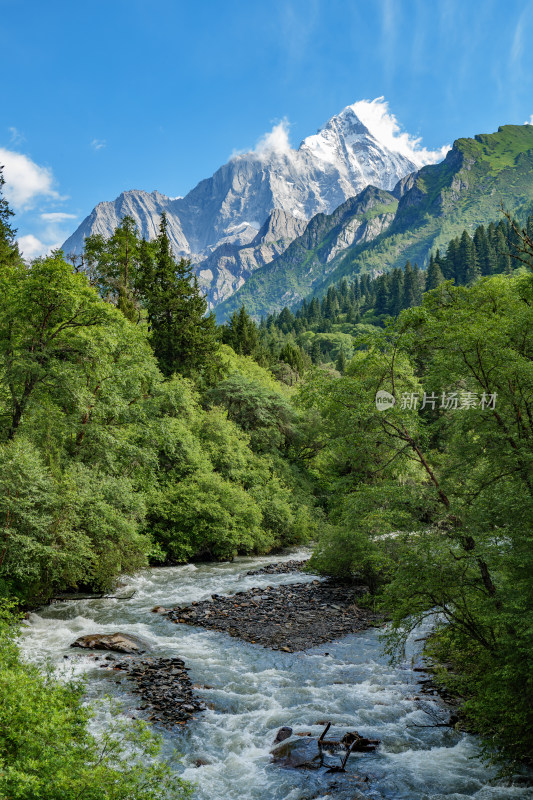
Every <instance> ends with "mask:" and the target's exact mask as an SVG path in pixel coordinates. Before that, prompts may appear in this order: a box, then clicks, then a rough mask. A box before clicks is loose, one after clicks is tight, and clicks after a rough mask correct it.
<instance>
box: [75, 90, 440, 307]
mask: <svg viewBox="0 0 533 800" xmlns="http://www.w3.org/2000/svg"><path fill="white" fill-rule="evenodd" d="M444 152H445V148H443V149H442V151H429V150H427V149H426V148H422V147H421V145H420V139H414V138H413V137H411V136H410V135H409V134H407V133H405V132H402V131H401V129H400V126H399V124H398V122H397V120H396V118H395V117H394V115H393V114H391V113H390V111H389V109H388V105H387V103H386V102H385V100H384V99H383V98H377V99H376V100H373V101H368V100H362V101H359V102H358V103H354V104H353V105H350V106H347V107H346V108H345V109H343V110H342V111H341V112H340V114H337V115H336V116H334V117H332V118H331V119H330V120H328V122H326V124H325V125H324V126H323V127H322V128H320V130H319V131H318V132H317V133H316V134H313V135H311V136H308V137H307V138H305V139H304V140H303V141H302V142H301V144H300V146H299V147H298V149H294V148H293V147H291V144H290V139H289V122H288V120H287V119H283V120H281V121H280V122H278V123H276V124H275V125H274V126H273V128H272V130H271V131H270V132H269V133H267V134H265V135H264V136H263V137H262V138H261V139H260V140H259V142H258V143H257V145H256V147H255V149H254V150H253V151H251V152H247V153H234V154H233V155H232V157H231V158H230V160H229V161H228V162H227V163H226V164H224V165H223V166H222V167H220V169H218V170H217V171H216V172H215V174H214V175H213V176H212V177H211V178H207V179H206V180H203V181H200V183H199V184H198V185H197V186H196V187H195V188H194V189H192V190H191V191H190V192H189V193H188V194H187V195H186V196H185V197H178V198H170V197H167V196H165V195H162V194H161V193H160V192H157V191H154V192H151V193H149V192H144V191H137V190H133V191H128V192H123V193H122V194H121V195H120V196H119V197H118V198H117V199H116V200H114V201H112V202H103V203H99V204H98V205H97V206H96V208H95V209H93V211H92V212H91V214H90V215H89V216H88V217H87V218H86V219H85V220H84V221H83V222H82V223H81V225H80V226H79V227H78V229H77V230H76V231H75V232H74V233H73V234H72V236H71V237H70V238H69V239H67V241H66V242H65V243H64V245H63V249H64V250H65V252H66V253H67V254H71V253H78V254H79V253H80V252H81V251H82V250H83V247H84V240H85V237H86V236H89V235H91V234H93V233H100V234H102V235H103V236H110V235H111V234H112V233H113V230H114V229H115V228H116V227H117V225H118V224H119V223H120V220H121V219H123V218H124V216H126V215H130V216H132V217H133V218H134V220H135V221H136V223H137V225H138V227H139V231H140V233H141V235H142V236H143V237H145V238H147V239H152V238H154V237H155V236H156V235H157V230H158V226H159V223H160V219H161V215H162V213H163V212H165V213H166V215H167V220H168V231H169V236H170V239H171V242H172V246H173V249H174V252H175V253H176V255H177V256H178V257H181V256H184V257H187V258H190V259H191V260H192V261H193V262H194V263H195V270H196V272H197V274H198V275H200V277H201V282H202V285H203V286H205V289H206V291H207V295H208V300H209V302H210V305H215V304H216V303H219V302H221V300H223V299H225V298H226V297H228V296H229V295H230V294H232V293H233V292H234V291H235V290H236V287H237V288H238V286H239V285H242V282H243V281H244V280H246V279H247V277H248V276H249V275H250V274H251V272H252V271H253V270H254V269H255V268H257V266H260V265H261V264H265V263H268V261H269V260H271V259H272V258H274V257H276V256H277V255H279V253H280V251H283V250H284V249H285V248H286V247H287V246H288V245H289V244H290V242H291V241H292V240H293V239H294V238H295V236H296V235H298V232H299V231H300V230H301V223H302V222H307V221H309V220H310V219H311V218H312V217H313V216H315V215H316V214H317V213H320V212H323V213H326V214H330V213H331V212H332V211H334V210H335V209H336V208H337V207H338V206H340V205H341V203H343V202H344V201H345V200H347V199H348V198H349V197H353V196H354V195H356V194H358V193H359V192H360V191H361V190H362V189H364V188H365V187H366V186H368V185H373V186H376V187H378V188H381V189H387V190H391V189H393V188H394V186H395V185H396V184H397V182H398V181H399V180H400V179H402V178H404V177H405V176H406V175H408V174H409V173H411V172H413V171H415V170H417V169H418V168H420V166H422V165H423V164H429V163H435V162H436V161H438V160H439V159H440V158H442V157H443V156H444ZM276 210H277V211H279V212H281V214H280V215H279V216H278V217H275V221H276V230H277V234H276V235H277V240H276V242H273V241H272V239H271V238H269V239H268V241H267V240H263V241H258V240H257V236H258V231H261V229H262V227H263V226H264V225H265V223H266V222H267V220H269V218H270V220H272V219H273V218H272V217H271V215H272V213H273V212H274V211H276ZM267 227H268V226H267ZM269 236H270V234H269ZM243 248H244V249H243Z"/></svg>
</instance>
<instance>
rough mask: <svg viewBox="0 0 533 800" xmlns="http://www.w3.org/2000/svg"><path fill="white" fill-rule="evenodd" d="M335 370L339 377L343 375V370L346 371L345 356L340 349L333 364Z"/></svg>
mask: <svg viewBox="0 0 533 800" xmlns="http://www.w3.org/2000/svg"><path fill="white" fill-rule="evenodd" d="M335 369H337V370H338V372H340V374H341V375H344V370H345V369H346V356H345V355H344V350H343V348H342V347H341V349H340V350H339V355H338V356H337V360H336V362H335Z"/></svg>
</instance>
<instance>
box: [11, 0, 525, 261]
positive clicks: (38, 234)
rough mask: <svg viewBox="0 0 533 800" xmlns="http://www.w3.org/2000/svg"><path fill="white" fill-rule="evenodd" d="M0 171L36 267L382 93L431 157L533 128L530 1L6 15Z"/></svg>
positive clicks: (175, 2) (134, 4) (51, 1)
mask: <svg viewBox="0 0 533 800" xmlns="http://www.w3.org/2000/svg"><path fill="white" fill-rule="evenodd" d="M0 34H1V44H2V55H3V62H4V76H5V77H4V96H3V103H2V111H1V116H0V163H1V162H2V161H3V163H4V164H5V165H6V178H7V180H8V186H7V194H8V197H9V199H10V201H11V204H12V206H13V207H15V208H16V210H17V216H16V220H15V224H16V226H17V227H18V229H19V235H20V236H21V237H25V239H23V243H24V244H25V248H26V252H27V254H28V255H32V254H35V253H37V252H39V250H43V249H45V248H46V247H47V246H50V245H55V244H58V243H60V242H62V241H63V240H64V238H66V236H67V235H68V234H70V233H71V232H72V231H73V230H74V229H75V228H76V227H77V225H78V223H79V222H80V221H81V220H82V219H83V218H84V217H85V216H86V215H87V214H88V213H89V212H90V211H91V209H92V208H93V206H94V205H95V204H96V203H97V202H99V201H100V200H111V199H113V198H115V197H116V196H117V195H118V194H119V193H120V192H121V191H123V190H124V189H134V188H135V189H146V190H149V191H151V190H153V189H158V190H160V191H161V192H163V193H165V194H168V195H171V196H177V195H183V194H186V193H187V191H189V190H190V189H191V188H193V186H194V185H195V184H196V183H197V182H198V181H199V180H201V179H202V178H204V177H208V176H209V175H211V174H212V173H213V172H214V171H215V170H216V169H217V167H219V166H220V165H221V164H223V163H224V162H225V161H227V160H228V158H229V157H230V156H231V154H232V153H233V152H235V151H243V150H248V149H253V148H254V147H255V146H256V144H257V142H258V141H259V140H260V139H261V137H262V136H264V135H265V134H266V133H268V132H269V131H270V130H272V128H273V126H275V125H276V124H277V123H279V122H280V120H283V119H285V118H286V119H287V120H288V130H289V137H290V141H291V143H292V144H293V146H297V145H298V144H299V142H300V141H301V139H303V138H304V137H305V136H307V135H309V134H311V133H314V132H315V131H316V130H317V128H319V127H320V126H321V125H322V124H323V123H324V122H325V121H326V120H327V119H328V118H329V117H331V116H332V115H333V114H335V113H338V112H339V111H340V110H341V109H342V108H343V107H344V106H346V105H348V104H351V103H354V102H355V101H358V100H363V99H367V100H372V99H374V98H376V97H381V96H383V97H384V98H385V100H386V101H387V102H388V109H389V113H392V114H393V115H395V118H396V120H397V122H398V124H399V125H400V127H401V130H402V131H405V132H408V133H409V134H410V135H411V136H412V137H421V138H422V145H423V146H425V147H427V148H429V149H431V150H433V149H439V148H440V147H441V146H442V145H445V144H447V143H451V142H453V140H454V139H455V138H458V137H460V136H472V135H474V134H476V133H481V132H491V131H494V130H496V129H497V127H498V126H499V125H501V124H505V123H517V124H522V123H524V122H525V121H526V120H530V119H531V117H532V114H533V91H532V90H533V47H532V46H531V42H532V41H533V0H525V1H522V2H519V1H518V0H507V2H505V3H504V4H502V3H501V2H497V1H496V0H351V2H350V1H346V0H342V1H341V0H327V1H326V0H305V1H304V0H270V1H269V2H263V1H262V0H261V1H260V2H259V1H255V2H254V0H224V2H220V0H199V1H197V2H191V0H187V2H183V0H159V2H157V3H149V2H147V0H106V1H105V2H104V1H103V0H93V1H92V2H91V3H76V2H66V0H47V2H43V1H42V0H0Z"/></svg>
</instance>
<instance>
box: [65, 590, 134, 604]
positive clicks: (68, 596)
mask: <svg viewBox="0 0 533 800" xmlns="http://www.w3.org/2000/svg"><path fill="white" fill-rule="evenodd" d="M136 594H137V590H136V589H135V590H134V591H133V592H132V593H131V594H127V595H118V594H104V593H103V592H95V593H94V594H83V593H76V592H71V593H69V592H66V593H65V594H56V596H55V597H52V602H64V601H65V600H131V598H132V597H133V596H134V595H136Z"/></svg>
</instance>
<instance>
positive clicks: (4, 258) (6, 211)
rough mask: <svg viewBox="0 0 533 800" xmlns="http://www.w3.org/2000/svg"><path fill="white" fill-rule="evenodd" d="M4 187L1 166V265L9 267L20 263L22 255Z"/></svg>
mask: <svg viewBox="0 0 533 800" xmlns="http://www.w3.org/2000/svg"><path fill="white" fill-rule="evenodd" d="M4 185H5V180H4V175H3V168H2V167H1V166H0V265H1V266H4V265H5V266H8V265H10V264H15V263H16V262H17V261H20V253H19V250H18V246H17V243H16V242H15V233H16V231H15V229H14V228H12V227H11V224H10V219H11V217H12V216H13V212H12V211H11V209H10V208H9V205H8V202H7V200H6V199H5V198H4V196H3V188H4Z"/></svg>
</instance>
